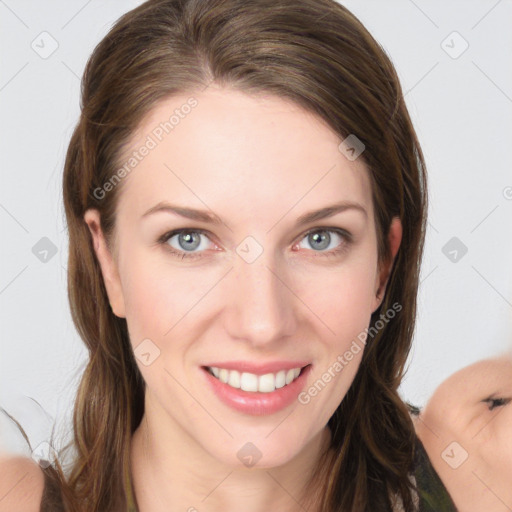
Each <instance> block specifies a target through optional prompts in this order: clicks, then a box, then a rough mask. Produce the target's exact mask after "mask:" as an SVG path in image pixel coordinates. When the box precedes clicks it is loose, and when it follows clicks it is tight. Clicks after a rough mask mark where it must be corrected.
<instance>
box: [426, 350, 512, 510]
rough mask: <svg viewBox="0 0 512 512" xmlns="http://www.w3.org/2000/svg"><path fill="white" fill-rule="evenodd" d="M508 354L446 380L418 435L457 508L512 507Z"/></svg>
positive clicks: (510, 370) (511, 371)
mask: <svg viewBox="0 0 512 512" xmlns="http://www.w3.org/2000/svg"><path fill="white" fill-rule="evenodd" d="M511 400H512V358H511V357H500V358H496V359H486V360H483V361H478V362H477V363H474V364H472V365H470V366H467V367H465V368H463V369H462V370H459V371H458V372H457V373H454V374H453V375H452V376H450V377H449V378H448V379H446V380H445V381H444V382H443V383H442V384H441V385H440V386H439V387H438V388H437V389H436V391H435V393H434V394H433V395H432V397H431V398H430V400H429V401H428V403H427V405H426V407H425V410H424V411H423V412H422V413H421V415H420V418H421V419H422V422H421V423H420V424H419V425H418V426H419V435H420V439H422V441H423V443H424V444H425V448H426V449H427V452H428V453H429V457H430V458H431V460H432V463H433V465H434V467H435V468H436V470H437V472H438V473H439V475H440V477H441V479H442V480H443V482H444V483H445V484H446V486H447V488H448V491H449V492H450V494H451V495H452V496H453V498H454V501H455V504H456V505H458V506H459V507H460V510H464V511H468V512H473V511H475V512H476V511H480V510H493V511H496V512H501V511H503V512H505V511H506V510H510V508H509V507H510V506H512V486H511V482H512V403H510V402H511Z"/></svg>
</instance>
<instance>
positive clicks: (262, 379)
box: [209, 366, 301, 393]
mask: <svg viewBox="0 0 512 512" xmlns="http://www.w3.org/2000/svg"><path fill="white" fill-rule="evenodd" d="M209 370H210V373H211V374H213V375H214V376H215V377H217V378H218V379H219V380H220V381H221V382H224V383H225V384H228V385H229V386H231V387H233V388H236V389H242V390H243V391H251V392H256V391H259V392H260V393H272V391H275V390H276V389H280V388H282V387H283V386H286V385H287V384H290V383H291V382H292V381H294V380H295V379H296V378H297V377H298V376H299V374H300V371H301V368H292V369H290V370H288V371H287V370H281V371H279V372H277V373H266V374H265V375H255V374H254V373H248V372H243V373H240V372H238V371H237V370H226V369H225V368H216V367H213V366H212V367H210V368H209Z"/></svg>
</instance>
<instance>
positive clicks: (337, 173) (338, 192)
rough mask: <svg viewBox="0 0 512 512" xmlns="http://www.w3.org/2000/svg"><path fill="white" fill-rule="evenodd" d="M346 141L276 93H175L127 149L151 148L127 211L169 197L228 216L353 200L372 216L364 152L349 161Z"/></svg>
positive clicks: (131, 181) (125, 198)
mask: <svg viewBox="0 0 512 512" xmlns="http://www.w3.org/2000/svg"><path fill="white" fill-rule="evenodd" d="M192 105H193V106H192ZM341 141H342V139H341V138H340V137H339V135H338V134H336V133H335V132H334V131H333V130H332V129H331V128H330V127H329V126H328V125H327V124H326V123H325V122H324V121H323V120H321V119H320V118H318V117H317V116H315V115H313V114H312V113H309V112H307V111H305V110H303V109H302V108H301V107H300V106H298V105H296V104H295V103H292V102H291V101H289V100H286V99H283V98H279V97H276V96H270V95H262V94H259V95H248V94H246V93H242V92H240V91H235V90H232V89H220V88H216V87H214V86H210V87H209V88H208V89H207V90H206V91H203V92H196V93H190V94H180V95H176V96H172V97H170V98H167V99H165V100H163V101H161V102H159V103H158V104H157V106H156V107H155V108H154V109H153V110H152V111H151V112H150V113H149V114H148V115H147V116H146V117H145V118H144V120H143V122H142V123H141V124H140V126H139V127H138V129H137V131H136V132H135V133H134V134H133V136H132V138H131V140H130V141H129V144H128V145H127V147H126V151H125V154H124V156H123V162H124V161H127V160H128V158H130V155H132V154H133V152H134V151H135V152H136V151H139V149H140V148H142V147H144V146H146V147H150V149H149V150H147V151H145V153H146V155H145V156H143V157H140V155H139V158H138V160H137V163H136V165H135V166H134V167H133V170H131V172H130V173H129V175H128V176H127V177H126V178H125V179H124V182H123V183H122V186H123V190H122V193H121V197H120V203H119V210H121V209H124V210H126V211H127V210H129V211H130V212H133V213H134V214H135V212H138V213H141V211H142V209H147V208H149V207H151V206H152V205H153V204H154V203H156V202H159V201H165V200H168V201H181V203H186V204H187V205H189V206H192V207H197V208H201V209H205V207H208V208H211V209H212V210H214V211H215V212H216V213H219V214H222V210H224V211H226V212H228V210H229V211H230V212H231V213H233V212H237V215H238V216H240V215H242V216H243V214H244V213H245V214H246V215H247V216H248V217H254V214H255V212H258V214H259V215H260V216H261V215H263V212H265V211H272V214H273V215H274V216H275V214H276V213H277V212H276V210H280V211H281V212H282V213H284V212H285V211H289V210H290V209H294V210H295V211H294V214H296V215H295V216H298V215H300V213H301V212H303V211H306V210H307V209H309V208H310V207H311V208H316V207H319V206H324V205H326V204H328V203H334V202H337V201H339V200H340V199H346V200H351V201H357V202H359V203H361V204H363V205H364V206H365V207H366V209H367V211H368V214H369V215H370V216H371V215H373V210H372V204H371V186H370V178H369V175H368V172H367V169H366V166H365V164H364V162H363V159H362V158H358V159H356V160H354V161H351V160H349V159H347V158H346V157H345V155H344V154H343V153H342V152H341V151H340V150H339V144H340V142H341ZM139 153H140V151H139ZM219 210H220V211H219ZM228 213H229V212H228Z"/></svg>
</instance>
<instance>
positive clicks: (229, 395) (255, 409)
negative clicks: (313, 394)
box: [201, 365, 311, 416]
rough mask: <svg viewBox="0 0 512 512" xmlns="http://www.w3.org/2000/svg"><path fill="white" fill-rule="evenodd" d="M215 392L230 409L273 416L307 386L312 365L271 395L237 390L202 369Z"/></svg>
mask: <svg viewBox="0 0 512 512" xmlns="http://www.w3.org/2000/svg"><path fill="white" fill-rule="evenodd" d="M201 370H202V371H203V373H204V374H205V375H206V379H207V381H208V383H209V385H210V386H211V388H212V390H213V392H214V393H215V394H216V395H217V396H218V397H219V399H220V400H221V401H222V402H224V403H225V404H226V405H228V406H229V407H231V408H233V409H235V410H236V411H239V412H243V413H245V414H252V415H253V416H263V415H266V414H273V413H275V412H278V411H280V410H282V409H285V408H286V407H288V406H289V405H291V404H292V403H293V402H294V401H295V400H297V397H298V395H299V393H300V392H301V391H302V389H303V388H304V386H305V384H306V378H307V376H308V374H309V372H310V370H311V365H308V366H306V367H305V368H304V369H303V370H302V371H301V374H300V375H299V376H298V377H297V378H296V379H295V380H294V381H293V382H291V383H290V384H287V385H286V386H283V387H282V388H279V389H276V390H275V391H272V392H271V393H260V392H250V391H243V390H242V389H236V388H233V387H231V386H229V385H228V384H225V383H224V382H221V381H220V380H219V379H217V378H216V377H214V376H213V375H212V374H211V373H210V372H209V371H208V370H207V369H206V368H204V367H203V368H201Z"/></svg>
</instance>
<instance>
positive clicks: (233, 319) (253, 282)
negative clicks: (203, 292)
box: [228, 237, 294, 345]
mask: <svg viewBox="0 0 512 512" xmlns="http://www.w3.org/2000/svg"><path fill="white" fill-rule="evenodd" d="M248 238H250V237H248ZM258 245H259V247H258ZM237 253H238V257H237V258H236V259H235V264H234V267H235V268H234V269H233V270H234V271H233V272H232V273H231V282H230V288H231V292H232V298H231V301H230V308H229V309H230V312H229V324H228V330H229V334H230V335H231V336H233V337H234V338H244V339H246V340H247V341H250V342H251V343H252V344H253V345H258V344H265V343H270V342H272V341H275V340H277V339H279V338H280V337H285V336H289V335H290V334H291V333H292V331H293V320H294V317H293V311H294V301H293V298H294V295H293V293H292V292H291V291H290V290H289V289H288V287H287V286H286V284H285V283H286V281H287V279H286V276H285V275H284V274H283V270H282V269H283V266H282V265H280V262H279V261H276V258H275V257H274V255H273V253H272V251H270V250H263V247H262V246H261V245H260V244H257V243H255V241H254V239H253V240H245V241H244V242H242V243H241V244H240V245H239V247H238V248H237Z"/></svg>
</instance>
